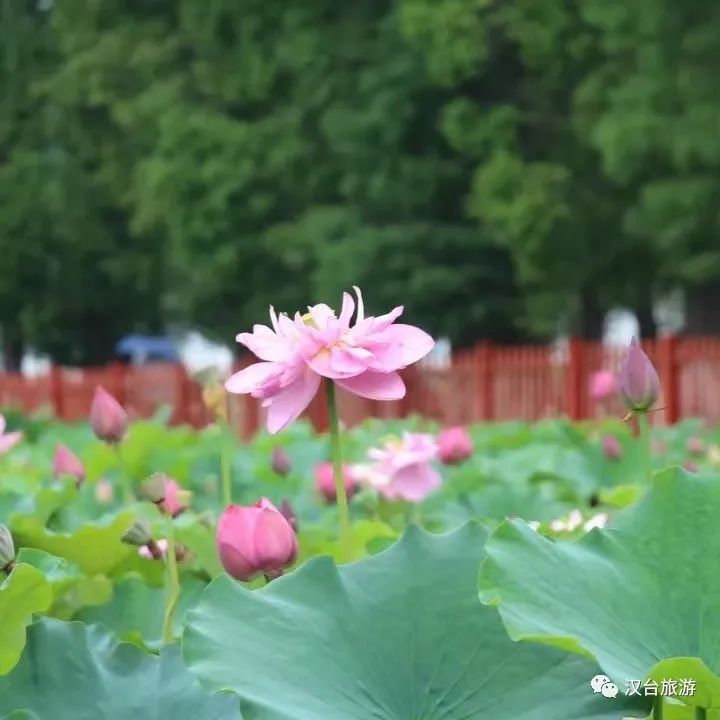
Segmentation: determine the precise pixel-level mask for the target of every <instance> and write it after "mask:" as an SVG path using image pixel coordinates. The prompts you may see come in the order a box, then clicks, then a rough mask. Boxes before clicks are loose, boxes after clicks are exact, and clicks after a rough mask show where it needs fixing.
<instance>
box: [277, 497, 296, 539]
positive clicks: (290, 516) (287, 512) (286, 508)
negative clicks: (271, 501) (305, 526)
mask: <svg viewBox="0 0 720 720" xmlns="http://www.w3.org/2000/svg"><path fill="white" fill-rule="evenodd" d="M278 509H279V510H280V512H281V513H282V514H283V517H284V518H285V519H286V520H287V521H288V522H289V523H290V527H291V528H292V529H293V530H294V531H295V532H297V531H298V519H297V515H296V514H295V511H294V510H293V508H292V505H291V504H290V502H289V501H288V500H283V501H282V502H281V503H280V507H279V508H278Z"/></svg>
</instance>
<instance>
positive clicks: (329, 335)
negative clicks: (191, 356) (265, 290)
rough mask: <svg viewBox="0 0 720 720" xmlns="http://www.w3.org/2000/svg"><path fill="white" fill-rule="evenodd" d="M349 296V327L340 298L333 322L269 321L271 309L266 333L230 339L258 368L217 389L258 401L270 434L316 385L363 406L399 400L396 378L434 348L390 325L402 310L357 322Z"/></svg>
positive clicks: (324, 311)
mask: <svg viewBox="0 0 720 720" xmlns="http://www.w3.org/2000/svg"><path fill="white" fill-rule="evenodd" d="M355 292H356V293H357V316H356V321H355V324H354V325H351V319H352V316H353V313H354V312H355V309H356V305H355V301H354V300H353V299H352V297H351V296H350V295H349V294H348V293H344V294H343V303H342V309H341V311H340V315H339V316H336V315H335V312H334V311H333V310H332V309H331V308H330V307H328V306H327V305H325V304H319V305H314V306H313V307H309V308H308V312H307V314H305V315H304V316H301V315H300V313H296V314H295V318H294V319H293V320H291V319H290V318H289V317H288V316H287V315H284V314H281V315H280V316H277V315H276V313H275V310H274V309H273V308H272V307H271V308H270V319H271V322H272V328H269V327H267V326H266V325H255V326H254V327H253V332H252V333H240V334H239V335H238V336H237V338H236V339H237V341H238V342H239V343H242V344H243V345H245V346H246V347H247V348H248V349H249V350H250V351H251V352H253V353H254V354H255V355H256V356H257V357H258V358H260V360H261V361H262V362H258V363H255V364H253V365H251V366H250V367H248V368H245V369H244V370H241V371H240V372H238V373H236V374H235V375H233V376H232V377H231V378H229V379H228V380H227V381H226V383H225V387H226V389H227V390H228V392H231V393H240V394H243V393H250V394H251V395H252V396H253V397H254V398H257V399H259V400H262V401H263V407H266V408H267V409H268V416H267V429H268V431H269V432H270V433H273V434H274V433H277V432H279V431H280V430H283V429H285V428H286V427H287V426H288V425H290V424H291V423H292V422H293V421H294V420H296V419H297V418H298V417H299V415H300V414H301V413H302V412H303V410H305V408H306V407H307V406H308V405H309V404H310V401H311V400H312V399H313V397H314V396H315V394H316V392H317V390H318V388H319V387H320V381H321V380H322V378H329V379H331V380H333V381H334V382H335V383H336V384H337V385H339V386H340V387H341V388H344V389H345V390H347V391H348V392H351V393H353V394H355V395H359V396H360V397H365V398H370V399H371V400H398V399H400V398H402V397H404V395H405V384H404V383H403V381H402V378H401V377H400V375H399V374H398V372H397V371H398V370H402V369H403V368H405V367H407V366H408V365H411V364H412V363H414V362H417V361H418V360H420V359H421V358H422V357H424V356H425V355H427V353H428V352H430V350H431V349H432V347H433V345H434V341H433V339H432V338H431V337H430V336H429V335H428V334H427V333H425V332H423V331H422V330H420V329H418V328H416V327H413V326H412V325H403V324H395V320H396V319H397V318H398V317H399V316H400V315H401V314H402V312H403V307H402V306H398V307H396V308H395V309H394V310H392V311H391V312H389V313H388V314H387V315H382V316H380V317H365V311H364V307H363V300H362V295H361V293H360V290H359V289H358V288H355Z"/></svg>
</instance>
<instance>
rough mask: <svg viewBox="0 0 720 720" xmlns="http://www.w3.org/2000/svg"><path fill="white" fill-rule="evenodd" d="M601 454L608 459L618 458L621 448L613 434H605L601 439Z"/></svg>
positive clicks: (621, 451)
mask: <svg viewBox="0 0 720 720" xmlns="http://www.w3.org/2000/svg"><path fill="white" fill-rule="evenodd" d="M602 447H603V454H604V455H605V457H606V458H607V459H608V460H619V459H620V458H621V457H622V453H623V449H622V445H621V444H620V441H619V440H618V439H617V438H616V437H615V436H614V435H605V436H604V437H603V439H602Z"/></svg>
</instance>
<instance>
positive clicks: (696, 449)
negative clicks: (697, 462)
mask: <svg viewBox="0 0 720 720" xmlns="http://www.w3.org/2000/svg"><path fill="white" fill-rule="evenodd" d="M686 447H687V451H688V452H689V453H690V454H691V455H702V454H703V453H704V452H705V443H704V442H703V440H702V438H699V437H697V436H695V437H691V438H688V441H687V444H686Z"/></svg>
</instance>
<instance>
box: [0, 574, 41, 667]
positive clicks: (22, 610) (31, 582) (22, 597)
mask: <svg viewBox="0 0 720 720" xmlns="http://www.w3.org/2000/svg"><path fill="white" fill-rule="evenodd" d="M52 598H53V595H52V590H51V589H50V585H49V584H48V582H47V580H46V579H45V575H43V573H41V572H40V571H39V570H37V569H36V568H34V567H31V566H30V565H25V564H23V563H18V564H17V565H16V566H15V567H14V568H13V571H12V572H11V573H10V575H9V576H8V577H7V578H5V580H4V581H3V583H2V584H0V675H2V674H4V673H6V672H8V671H10V670H11V669H12V668H13V666H14V665H15V663H16V662H17V661H18V658H19V657H20V654H21V653H22V650H23V647H24V646H25V628H26V626H27V624H28V623H29V622H30V621H31V620H32V614H33V613H36V612H43V611H44V610H47V608H48V607H49V606H50V603H51V602H52Z"/></svg>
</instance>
